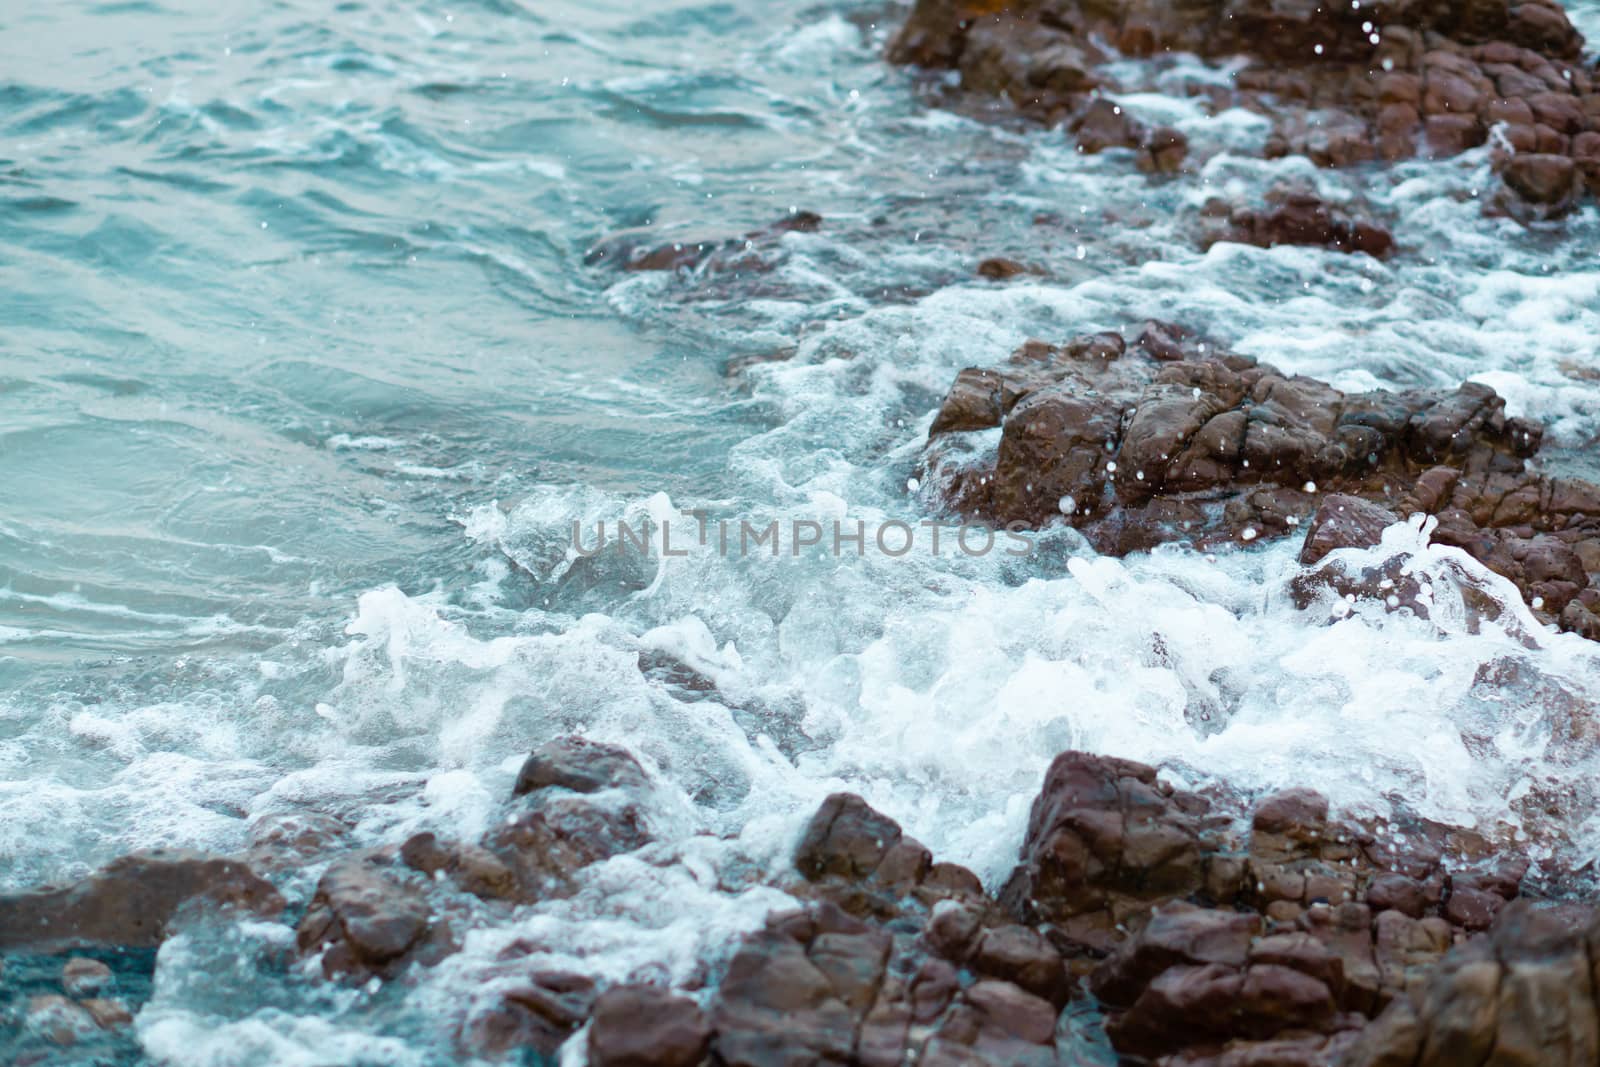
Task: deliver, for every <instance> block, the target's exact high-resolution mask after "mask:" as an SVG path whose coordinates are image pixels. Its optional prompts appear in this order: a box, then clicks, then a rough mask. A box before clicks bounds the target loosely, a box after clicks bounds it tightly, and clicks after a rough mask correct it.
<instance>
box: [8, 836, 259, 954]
mask: <svg viewBox="0 0 1600 1067" xmlns="http://www.w3.org/2000/svg"><path fill="white" fill-rule="evenodd" d="M283 904H284V901H283V897H282V896H280V895H279V893H278V891H277V890H276V889H274V888H273V887H272V885H271V884H270V883H268V882H266V881H264V880H262V879H261V878H259V877H258V876H257V875H256V874H255V873H254V872H252V871H251V870H250V868H249V867H247V866H245V865H244V864H242V863H239V862H237V861H235V860H227V859H220V858H217V857H214V856H206V855H203V854H200V853H195V852H185V851H181V850H163V849H158V850H152V851H148V852H136V853H133V854H131V855H128V856H123V857H121V858H120V859H116V860H113V861H112V862H111V863H109V864H107V865H106V866H105V867H104V868H102V869H101V870H100V871H98V872H96V873H95V874H93V875H90V876H89V877H88V878H86V879H84V880H83V881H81V882H78V883H76V884H75V885H72V886H69V887H66V888H53V887H47V888H42V889H35V890H29V891H26V892H22V893H11V894H6V895H3V896H0V949H19V948H29V949H34V950H39V949H47V948H50V947H56V946H67V945H85V946H89V945H98V946H124V947H151V946H154V945H158V944H160V943H161V941H162V939H163V938H165V937H166V934H167V930H168V927H169V925H170V924H171V923H172V922H173V920H174V918H175V917H177V916H178V915H179V913H180V911H181V910H182V909H184V907H185V906H186V905H192V906H194V907H196V908H205V909H208V910H209V909H213V908H236V909H239V910H241V911H246V912H250V913H253V914H257V915H265V916H270V915H276V914H277V913H278V912H280V911H281V910H282V909H283Z"/></svg>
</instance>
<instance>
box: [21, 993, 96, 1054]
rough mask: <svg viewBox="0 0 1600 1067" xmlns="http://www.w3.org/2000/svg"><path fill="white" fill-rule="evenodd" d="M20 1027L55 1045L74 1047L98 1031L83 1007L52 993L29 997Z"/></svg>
mask: <svg viewBox="0 0 1600 1067" xmlns="http://www.w3.org/2000/svg"><path fill="white" fill-rule="evenodd" d="M22 1025H23V1028H24V1029H26V1030H27V1031H28V1032H29V1033H32V1034H35V1035H37V1036H38V1037H41V1038H43V1039H44V1040H46V1041H48V1042H50V1043H51V1044H54V1045H63V1046H70V1045H76V1044H77V1043H78V1042H79V1041H81V1040H83V1039H84V1038H85V1037H87V1036H89V1035H90V1034H93V1033H94V1032H95V1031H97V1030H99V1029H100V1026H99V1024H98V1023H96V1022H95V1020H94V1016H93V1015H92V1014H91V1013H90V1012H89V1011H88V1010H87V1009H86V1008H84V1007H83V1006H82V1005H80V1004H77V1003H75V1002H74V1001H72V1000H69V999H68V998H66V997H63V996H60V995H58V994H54V993H46V994H41V995H39V996H33V997H29V998H28V1003H27V1009H26V1014H25V1015H24V1017H23V1021H22Z"/></svg>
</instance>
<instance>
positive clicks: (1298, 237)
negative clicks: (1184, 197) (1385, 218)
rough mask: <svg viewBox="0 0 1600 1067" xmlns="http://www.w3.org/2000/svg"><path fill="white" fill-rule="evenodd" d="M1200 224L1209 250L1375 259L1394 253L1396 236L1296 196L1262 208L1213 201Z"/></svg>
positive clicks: (1279, 197) (1277, 196)
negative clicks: (1309, 249)
mask: <svg viewBox="0 0 1600 1067" xmlns="http://www.w3.org/2000/svg"><path fill="white" fill-rule="evenodd" d="M1201 224H1202V239H1201V243H1202V244H1203V245H1205V246H1206V247H1210V246H1211V245H1214V244H1216V243H1218V242H1220V241H1232V242H1235V243H1237V244H1248V245H1256V246H1257V247H1259V248H1276V247H1277V246H1278V245H1318V246H1321V247H1323V248H1331V249H1334V250H1335V251H1339V252H1365V253H1366V254H1367V255H1369V256H1372V257H1374V258H1376V259H1381V258H1383V257H1384V256H1386V255H1388V254H1389V253H1390V252H1391V251H1392V250H1393V249H1394V236H1393V235H1392V234H1391V233H1390V232H1389V231H1388V230H1387V229H1386V228H1384V227H1383V226H1381V225H1379V224H1378V223H1375V222H1371V221H1369V220H1366V219H1362V218H1356V217H1354V216H1352V215H1350V214H1349V213H1348V212H1346V211H1344V210H1342V209H1340V208H1338V207H1335V206H1333V205H1330V204H1327V203H1324V202H1323V201H1322V200H1321V199H1319V198H1318V197H1317V196H1315V195H1314V194H1311V193H1307V192H1302V191H1296V190H1275V191H1274V193H1273V194H1271V195H1269V197H1268V203H1267V205H1266V206H1264V207H1262V208H1249V207H1237V206H1231V205H1229V204H1228V203H1227V202H1226V201H1222V200H1213V201H1211V202H1210V203H1209V204H1207V205H1206V207H1205V209H1204V210H1203V211H1202V212H1201Z"/></svg>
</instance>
